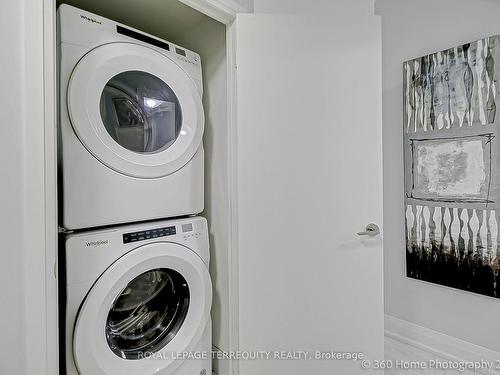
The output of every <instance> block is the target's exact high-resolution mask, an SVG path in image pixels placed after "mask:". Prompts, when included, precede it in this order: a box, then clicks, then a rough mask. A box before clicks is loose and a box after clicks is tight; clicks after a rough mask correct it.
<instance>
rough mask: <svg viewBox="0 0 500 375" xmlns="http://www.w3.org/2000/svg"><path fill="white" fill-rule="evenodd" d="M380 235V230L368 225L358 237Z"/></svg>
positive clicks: (373, 225)
mask: <svg viewBox="0 0 500 375" xmlns="http://www.w3.org/2000/svg"><path fill="white" fill-rule="evenodd" d="M379 234H380V228H379V227H378V225H377V224H373V223H371V224H368V225H367V226H366V228H365V231H364V232H358V236H369V237H375V236H377V235H379Z"/></svg>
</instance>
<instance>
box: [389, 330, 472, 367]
mask: <svg viewBox="0 0 500 375" xmlns="http://www.w3.org/2000/svg"><path fill="white" fill-rule="evenodd" d="M385 359H386V362H387V365H388V366H390V365H391V364H392V368H391V369H386V370H385V375H459V374H461V375H473V374H476V375H477V374H480V373H482V372H479V371H474V370H464V371H459V370H454V369H437V368H436V367H438V366H441V367H446V366H447V365H449V364H450V362H449V359H446V358H440V357H437V356H436V355H435V354H432V353H429V352H427V351H424V350H421V349H418V348H415V347H414V346H410V345H407V344H404V343H402V342H400V341H396V340H393V339H391V338H389V337H386V339H385ZM432 361H435V362H432ZM458 365H460V363H459V362H457V361H452V366H458ZM431 366H432V368H430V367H431ZM396 367H397V368H396ZM425 367H427V368H425Z"/></svg>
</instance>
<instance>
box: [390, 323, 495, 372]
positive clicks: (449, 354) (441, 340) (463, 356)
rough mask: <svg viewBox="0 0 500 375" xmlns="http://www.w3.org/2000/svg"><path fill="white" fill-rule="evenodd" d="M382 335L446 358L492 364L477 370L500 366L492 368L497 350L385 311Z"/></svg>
mask: <svg viewBox="0 0 500 375" xmlns="http://www.w3.org/2000/svg"><path fill="white" fill-rule="evenodd" d="M385 336H386V337H389V338H391V339H393V340H396V341H399V342H401V343H403V344H406V345H409V346H413V347H415V348H418V349H420V350H423V351H425V352H428V353H429V354H430V355H433V356H434V357H438V358H441V359H445V360H451V361H466V362H481V361H487V362H488V363H492V364H493V370H492V371H491V372H490V371H487V370H483V371H479V372H480V373H482V374H488V375H491V374H495V375H500V369H495V367H497V365H498V364H499V362H498V361H499V360H500V353H498V352H495V351H493V350H490V349H487V348H485V347H482V346H479V345H475V344H472V343H470V342H467V341H464V340H461V339H458V338H456V337H453V336H449V335H446V334H443V333H440V332H437V331H434V330H432V329H429V328H425V327H422V326H419V325H417V324H414V323H411V322H408V321H406V320H402V319H398V318H395V317H393V316H390V315H385Z"/></svg>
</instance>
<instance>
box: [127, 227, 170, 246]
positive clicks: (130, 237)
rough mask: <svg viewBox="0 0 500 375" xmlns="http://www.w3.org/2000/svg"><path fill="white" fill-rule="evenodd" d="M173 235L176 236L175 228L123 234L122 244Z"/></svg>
mask: <svg viewBox="0 0 500 375" xmlns="http://www.w3.org/2000/svg"><path fill="white" fill-rule="evenodd" d="M174 234H177V231H176V230H175V226H171V227H164V228H155V229H150V230H142V231H140V232H131V233H124V234H123V243H130V242H137V241H144V240H150V239H151V238H159V237H166V236H173V235H174Z"/></svg>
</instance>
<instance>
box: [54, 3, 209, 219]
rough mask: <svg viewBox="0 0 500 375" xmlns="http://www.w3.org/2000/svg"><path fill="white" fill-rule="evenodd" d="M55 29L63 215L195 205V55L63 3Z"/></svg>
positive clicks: (194, 209)
mask: <svg viewBox="0 0 500 375" xmlns="http://www.w3.org/2000/svg"><path fill="white" fill-rule="evenodd" d="M58 37H59V40H58V45H59V89H60V90H59V95H60V100H59V103H60V106H59V107H60V110H59V139H60V142H59V146H60V152H59V156H60V158H59V162H60V176H61V178H60V181H61V184H60V187H61V190H62V200H61V202H62V225H63V226H64V227H65V228H66V229H82V228H89V227H97V226H104V225H112V224H118V223H127V222H135V221H142V220H151V219H156V218H165V217H175V216H183V215H189V214H196V213H199V212H201V211H202V210H203V204H204V202H203V191H204V190H203V184H204V179H203V146H202V136H203V128H204V112H203V105H202V90H203V89H202V87H203V85H202V73H201V62H200V57H199V55H198V54H196V53H194V52H191V51H188V50H186V49H184V48H182V47H179V46H176V45H174V44H172V43H169V42H166V41H164V40H161V39H158V38H155V37H153V36H151V35H148V34H145V33H142V32H140V31H138V30H135V29H132V28H129V27H127V26H124V25H121V24H119V23H116V22H113V21H110V20H108V19H105V18H103V17H99V16H97V15H94V14H91V13H89V12H86V11H82V10H80V9H78V8H74V7H71V6H69V5H64V4H63V5H61V6H60V7H59V9H58Z"/></svg>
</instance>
